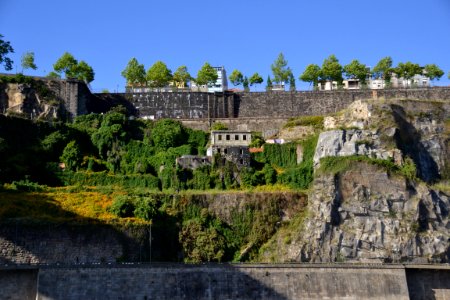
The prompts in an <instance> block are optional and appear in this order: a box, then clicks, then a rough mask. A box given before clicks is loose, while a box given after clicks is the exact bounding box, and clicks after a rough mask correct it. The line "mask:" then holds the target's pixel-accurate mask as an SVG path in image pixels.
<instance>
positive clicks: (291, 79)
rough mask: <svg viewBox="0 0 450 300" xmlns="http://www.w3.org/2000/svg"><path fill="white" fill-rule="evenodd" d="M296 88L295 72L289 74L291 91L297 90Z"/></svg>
mask: <svg viewBox="0 0 450 300" xmlns="http://www.w3.org/2000/svg"><path fill="white" fill-rule="evenodd" d="M295 90H296V88H295V77H294V74H292V72H291V74H289V91H291V92H295Z"/></svg>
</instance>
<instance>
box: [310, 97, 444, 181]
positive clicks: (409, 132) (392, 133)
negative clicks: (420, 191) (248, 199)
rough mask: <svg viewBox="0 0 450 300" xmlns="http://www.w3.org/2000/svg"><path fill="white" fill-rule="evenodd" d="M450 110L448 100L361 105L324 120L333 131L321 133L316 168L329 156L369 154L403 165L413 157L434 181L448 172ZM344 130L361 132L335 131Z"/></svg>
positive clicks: (427, 178)
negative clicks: (447, 128) (405, 159)
mask: <svg viewBox="0 0 450 300" xmlns="http://www.w3.org/2000/svg"><path fill="white" fill-rule="evenodd" d="M449 112H450V108H449V104H448V103H446V102H419V101H406V100H405V101H392V102H390V103H385V102H375V101H371V102H363V101H356V102H354V103H353V104H352V105H350V106H349V108H348V109H346V110H345V111H344V112H343V113H341V114H339V115H336V116H331V117H326V118H325V119H324V128H326V129H334V130H330V131H325V132H322V133H321V134H320V136H319V141H318V144H317V148H316V152H315V155H314V166H315V167H316V168H317V167H318V166H319V163H320V159H321V158H323V157H327V156H350V155H365V156H369V157H372V158H379V159H393V160H394V162H395V163H396V164H398V165H401V164H402V163H403V158H404V157H405V156H408V157H410V158H411V159H412V160H413V161H414V163H415V164H416V166H417V170H418V176H419V177H420V178H421V179H422V180H424V181H426V182H432V181H435V180H437V179H439V178H441V177H442V176H443V174H447V173H448V169H449V161H448V153H449V140H450V138H449V134H448V132H446V127H445V126H446V125H445V124H446V122H447V119H448V118H449ZM339 127H341V128H342V127H343V128H349V127H350V128H359V129H348V130H344V129H341V130H336V129H335V128H339Z"/></svg>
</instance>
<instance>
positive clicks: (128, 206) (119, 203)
mask: <svg viewBox="0 0 450 300" xmlns="http://www.w3.org/2000/svg"><path fill="white" fill-rule="evenodd" d="M134 210H135V206H134V203H133V200H132V199H131V197H129V196H123V195H120V196H117V197H116V198H115V199H114V201H113V203H112V204H111V206H110V208H109V211H110V212H111V213H113V214H115V215H116V216H118V217H121V218H127V217H133V216H134Z"/></svg>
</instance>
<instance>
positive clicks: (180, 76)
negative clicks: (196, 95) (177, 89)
mask: <svg viewBox="0 0 450 300" xmlns="http://www.w3.org/2000/svg"><path fill="white" fill-rule="evenodd" d="M191 78H192V77H191V74H189V72H188V69H187V67H186V66H180V67H178V69H177V70H176V71H175V73H173V80H174V81H175V82H176V83H177V84H178V85H179V86H183V87H185V86H187V85H188V82H189V81H190V80H191Z"/></svg>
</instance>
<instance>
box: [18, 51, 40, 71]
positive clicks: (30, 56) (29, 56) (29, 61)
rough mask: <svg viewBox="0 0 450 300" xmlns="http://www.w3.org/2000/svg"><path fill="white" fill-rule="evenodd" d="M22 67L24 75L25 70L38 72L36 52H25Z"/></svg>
mask: <svg viewBox="0 0 450 300" xmlns="http://www.w3.org/2000/svg"><path fill="white" fill-rule="evenodd" d="M21 65H22V73H23V70H26V69H33V70H36V69H37V66H36V64H35V63H34V52H25V53H24V54H23V55H22V59H21Z"/></svg>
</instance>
